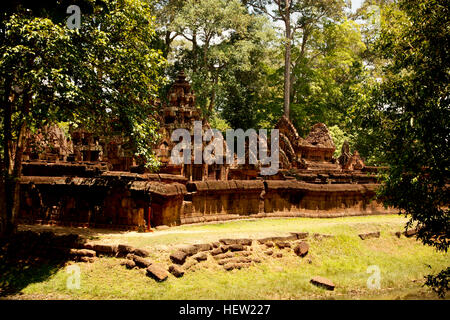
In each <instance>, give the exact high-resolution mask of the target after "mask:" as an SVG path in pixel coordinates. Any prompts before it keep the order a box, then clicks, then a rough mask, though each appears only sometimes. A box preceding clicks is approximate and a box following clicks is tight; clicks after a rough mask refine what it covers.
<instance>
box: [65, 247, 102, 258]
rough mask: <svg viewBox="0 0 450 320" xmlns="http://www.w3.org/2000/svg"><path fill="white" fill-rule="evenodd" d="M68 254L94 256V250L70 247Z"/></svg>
mask: <svg viewBox="0 0 450 320" xmlns="http://www.w3.org/2000/svg"><path fill="white" fill-rule="evenodd" d="M69 254H70V255H71V256H75V257H83V256H85V257H95V256H96V252H95V251H94V250H89V249H70V251H69Z"/></svg>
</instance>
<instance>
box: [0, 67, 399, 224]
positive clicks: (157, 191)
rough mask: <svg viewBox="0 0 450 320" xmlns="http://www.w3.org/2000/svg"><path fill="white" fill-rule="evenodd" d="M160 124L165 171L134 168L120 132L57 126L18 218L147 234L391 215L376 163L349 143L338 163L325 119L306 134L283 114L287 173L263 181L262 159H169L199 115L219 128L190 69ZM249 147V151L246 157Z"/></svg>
mask: <svg viewBox="0 0 450 320" xmlns="http://www.w3.org/2000/svg"><path fill="white" fill-rule="evenodd" d="M159 120H160V124H161V128H160V132H159V133H160V136H161V139H160V140H159V141H157V142H156V143H155V146H154V150H156V151H155V152H156V155H157V156H158V158H159V160H160V162H161V163H162V166H161V169H160V172H159V173H158V174H154V173H145V172H144V171H139V173H136V171H135V169H136V166H135V161H134V159H133V157H132V155H131V153H130V150H129V149H128V148H127V146H126V143H125V141H124V140H123V139H122V138H121V137H120V135H117V136H112V137H96V136H94V135H92V134H89V133H88V132H85V131H84V130H81V129H77V130H75V129H73V128H72V129H69V135H70V136H71V138H70V139H68V138H67V134H66V133H65V132H64V131H63V130H61V129H60V128H57V127H50V128H44V129H43V132H41V133H39V134H38V135H37V136H35V137H34V138H33V137H31V136H30V137H29V148H28V149H27V150H26V153H25V154H26V157H25V161H24V163H23V177H22V180H21V209H20V216H19V220H20V221H22V222H26V223H45V224H60V225H74V226H85V227H102V228H103V227H107V228H116V229H128V230H129V229H132V230H146V229H148V228H150V227H155V226H158V225H179V224H184V223H196V222H207V221H221V220H230V219H240V218H243V217H257V218H259V217H269V216H289V217H291V216H308V217H334V216H345V215H366V214H381V213H390V212H392V211H391V210H390V209H385V208H384V207H383V206H382V205H381V203H379V202H378V201H375V200H374V198H375V190H376V188H377V187H378V186H379V184H378V181H377V176H376V173H377V170H378V168H376V167H367V166H365V165H364V162H363V160H362V159H361V158H360V156H359V154H358V152H357V151H355V152H354V153H353V154H351V153H350V147H349V144H348V142H345V143H344V145H343V146H342V154H341V156H340V157H339V159H334V158H333V153H334V151H335V149H336V147H335V145H334V143H333V140H332V138H331V136H330V133H329V131H328V129H327V127H326V125H325V124H322V123H318V124H316V125H314V126H313V128H312V130H311V132H310V133H309V135H308V136H307V137H306V138H304V139H303V138H302V137H300V136H299V135H298V133H297V130H296V129H295V127H294V126H293V125H292V123H291V122H290V121H289V119H288V118H286V117H284V116H283V117H282V118H281V119H280V120H279V122H278V123H277V125H276V127H275V128H276V129H279V133H280V139H279V142H280V171H279V173H278V174H276V175H273V176H265V177H264V176H261V175H260V169H261V168H260V166H259V164H255V165H250V164H244V165H238V164H237V163H233V164H232V165H231V166H228V165H217V164H216V165H207V164H193V163H194V161H193V159H192V161H191V163H192V164H179V165H178V164H173V163H171V160H170V155H171V151H172V149H173V148H174V146H175V143H174V142H173V141H172V140H171V135H172V133H173V131H174V130H175V129H179V128H183V129H187V130H189V132H190V133H191V141H193V138H192V136H193V134H194V132H193V131H194V122H195V121H201V123H202V127H201V130H202V131H203V132H204V131H205V130H209V129H210V128H211V127H210V125H209V124H208V122H207V121H204V120H203V119H202V117H201V113H200V110H199V109H198V108H197V107H196V106H195V95H194V92H193V91H192V89H191V86H190V84H189V82H188V81H187V80H186V76H185V75H184V73H182V72H181V73H180V74H179V75H178V77H177V80H176V81H175V83H174V85H173V86H172V88H171V89H170V91H169V97H168V103H167V104H164V103H163V104H162V106H161V113H160V119H159ZM45 130H46V131H45ZM44 131H45V132H44ZM35 146H38V147H39V148H37V149H39V150H40V151H39V152H37V151H36V148H33V147H35ZM204 147H205V144H203V148H204ZM224 151H226V145H224ZM248 152H249V148H246V158H247V160H248V158H249V154H248ZM224 163H225V161H224ZM131 171H133V173H132V172H131ZM0 191H1V190H0ZM0 223H1V221H0Z"/></svg>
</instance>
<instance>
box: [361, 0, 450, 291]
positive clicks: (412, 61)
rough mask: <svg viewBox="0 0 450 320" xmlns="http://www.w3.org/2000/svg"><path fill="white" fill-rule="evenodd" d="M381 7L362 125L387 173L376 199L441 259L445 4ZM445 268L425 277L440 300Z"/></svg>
mask: <svg viewBox="0 0 450 320" xmlns="http://www.w3.org/2000/svg"><path fill="white" fill-rule="evenodd" d="M398 3H399V4H398V5H396V4H394V5H392V6H390V7H386V8H385V10H384V14H383V18H382V20H381V35H380V38H379V40H378V41H377V48H378V50H379V53H380V54H381V57H382V58H383V59H384V60H385V61H386V62H387V63H386V65H385V66H384V74H383V77H382V82H381V84H380V85H379V87H378V88H377V90H375V95H374V98H375V99H374V102H375V103H374V104H373V105H372V106H371V105H368V106H367V109H365V110H362V111H361V112H360V114H361V117H360V118H361V120H362V124H363V125H365V126H366V127H368V128H371V130H372V131H373V132H374V136H375V137H376V138H377V140H376V142H377V144H378V145H379V146H380V147H381V149H382V151H383V153H382V155H383V160H384V162H385V163H386V164H388V165H389V170H388V172H387V174H386V175H385V177H384V184H383V187H382V189H381V191H380V196H381V197H382V199H384V201H385V203H386V204H387V205H390V206H393V207H395V208H397V209H398V210H399V211H400V213H403V214H405V215H406V216H407V217H409V218H410V220H409V222H408V227H411V226H413V225H416V227H417V228H418V230H419V231H418V234H417V238H418V239H419V240H421V241H422V242H423V243H424V244H426V245H430V246H434V247H435V248H436V249H437V250H440V251H447V249H448V246H449V239H450V216H449V203H450V193H449V190H448V183H449V181H450V174H449V168H450V153H449V150H450V149H449V148H448V143H449V140H450V106H449V89H450V88H449V83H450V60H449V59H448V53H449V52H450V12H449V8H450V1H449V0H444V1H435V0H402V1H398ZM449 276H450V268H447V269H446V270H443V271H442V272H441V273H440V274H438V275H430V276H428V277H427V282H426V283H427V284H428V285H431V286H432V287H433V288H434V290H436V291H437V292H438V293H439V294H440V296H444V295H445V293H446V292H447V291H448V288H449V286H448V282H449Z"/></svg>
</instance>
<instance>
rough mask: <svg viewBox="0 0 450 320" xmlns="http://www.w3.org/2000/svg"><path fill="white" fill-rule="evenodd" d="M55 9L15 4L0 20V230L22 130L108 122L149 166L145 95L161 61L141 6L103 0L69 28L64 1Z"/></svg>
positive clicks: (15, 195)
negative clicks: (1, 193) (1, 188)
mask: <svg viewBox="0 0 450 320" xmlns="http://www.w3.org/2000/svg"><path fill="white" fill-rule="evenodd" d="M55 8H56V9H55ZM55 8H53V9H51V10H50V11H47V10H43V11H33V10H29V9H27V8H21V7H19V8H16V10H14V11H13V12H12V13H11V14H9V15H7V16H4V17H3V19H2V26H1V28H0V29H1V30H2V39H1V46H0V79H1V80H0V93H1V96H2V101H1V104H2V109H3V112H2V121H1V123H2V133H1V134H2V141H3V143H2V147H3V148H2V149H3V150H2V151H3V157H2V161H1V163H2V180H3V181H2V182H3V185H4V188H5V193H4V195H5V199H3V200H4V207H5V210H4V211H2V212H1V216H0V218H1V221H0V233H9V232H12V231H14V229H15V217H16V216H17V213H18V210H19V205H20V203H19V179H20V176H21V168H22V154H23V150H24V137H25V134H26V132H27V131H28V130H31V129H33V128H40V127H42V126H44V125H46V124H52V123H54V122H58V121H66V122H70V123H72V124H74V125H82V126H84V127H86V128H88V129H92V130H95V131H97V132H99V131H103V129H105V130H110V129H111V127H112V126H115V127H116V128H119V129H120V130H121V131H124V132H126V136H129V137H131V141H130V142H131V143H132V144H133V146H134V150H135V154H136V155H137V156H138V157H139V158H142V159H143V160H146V161H147V163H148V164H149V165H155V164H156V158H155V157H153V155H152V153H151V150H150V148H149V145H150V143H151V141H152V140H153V138H154V137H155V135H156V129H157V128H156V121H154V120H153V119H152V117H151V115H152V114H154V113H155V112H156V110H155V108H154V107H153V104H152V100H153V99H155V98H156V94H157V90H158V88H159V85H160V83H161V81H162V78H161V76H160V71H161V69H162V67H163V66H164V64H163V63H164V59H163V58H162V56H161V53H160V52H158V51H156V50H154V49H153V48H152V39H153V38H154V36H155V27H154V22H153V18H152V16H151V14H150V9H149V6H148V5H147V4H146V3H145V2H144V1H141V0H104V1H101V2H99V3H98V4H97V5H92V6H91V7H90V10H86V11H85V12H84V13H82V16H81V18H82V19H81V27H80V29H73V30H70V29H69V28H68V27H67V26H66V21H65V20H62V21H61V19H60V20H58V19H57V16H58V12H63V13H65V11H66V8H67V7H66V6H65V7H61V6H58V5H57V3H55ZM58 10H60V11H58ZM55 11H56V14H55ZM66 16H67V15H66Z"/></svg>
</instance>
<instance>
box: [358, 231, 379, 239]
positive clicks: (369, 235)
mask: <svg viewBox="0 0 450 320" xmlns="http://www.w3.org/2000/svg"><path fill="white" fill-rule="evenodd" d="M358 236H359V237H360V238H361V240H366V239H370V238H379V237H380V231H377V232H368V233H360V234H359V235H358Z"/></svg>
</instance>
